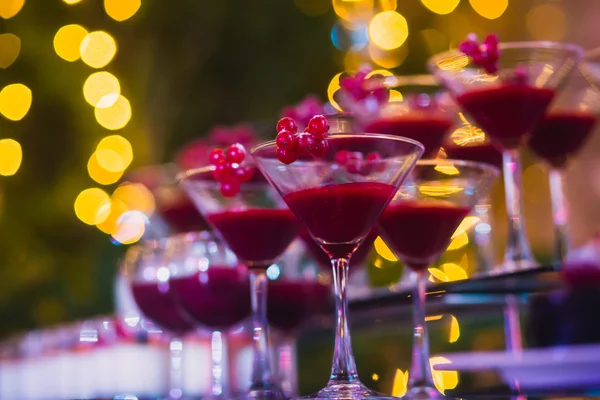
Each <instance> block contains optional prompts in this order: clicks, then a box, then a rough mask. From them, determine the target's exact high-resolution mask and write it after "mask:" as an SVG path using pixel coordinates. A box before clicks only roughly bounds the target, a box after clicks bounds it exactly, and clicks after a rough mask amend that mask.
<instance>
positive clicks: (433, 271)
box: [427, 267, 448, 282]
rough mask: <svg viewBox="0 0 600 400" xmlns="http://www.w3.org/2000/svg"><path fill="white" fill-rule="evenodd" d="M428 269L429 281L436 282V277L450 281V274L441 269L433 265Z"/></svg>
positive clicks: (439, 279)
mask: <svg viewBox="0 0 600 400" xmlns="http://www.w3.org/2000/svg"><path fill="white" fill-rule="evenodd" d="M427 270H428V271H429V281H431V282H435V279H437V280H438V281H441V282H448V276H447V275H446V274H445V273H444V271H442V270H441V269H438V268H433V267H431V268H428V269H427ZM434 278H435V279H434Z"/></svg>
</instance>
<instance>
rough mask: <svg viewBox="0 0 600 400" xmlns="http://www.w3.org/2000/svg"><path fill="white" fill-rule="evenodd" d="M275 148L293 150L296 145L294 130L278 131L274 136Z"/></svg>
mask: <svg viewBox="0 0 600 400" xmlns="http://www.w3.org/2000/svg"><path fill="white" fill-rule="evenodd" d="M275 143H277V148H279V149H284V150H293V149H294V147H296V135H294V132H292V131H288V130H282V131H279V133H278V134H277V137H276V138H275Z"/></svg>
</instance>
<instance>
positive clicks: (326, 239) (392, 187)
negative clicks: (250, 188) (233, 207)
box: [252, 133, 423, 399]
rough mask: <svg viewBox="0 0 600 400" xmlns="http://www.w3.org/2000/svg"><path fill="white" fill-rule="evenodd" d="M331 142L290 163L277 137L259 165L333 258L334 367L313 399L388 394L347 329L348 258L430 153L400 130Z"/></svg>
mask: <svg viewBox="0 0 600 400" xmlns="http://www.w3.org/2000/svg"><path fill="white" fill-rule="evenodd" d="M327 141H328V144H329V150H328V153H327V154H326V155H324V156H323V157H322V158H317V159H312V158H309V157H301V158H300V159H299V160H298V161H296V162H294V163H292V164H289V165H284V164H282V163H281V162H280V161H279V160H277V157H276V143H275V141H270V142H266V143H263V144H261V145H258V146H256V147H254V148H253V149H252V155H253V156H254V159H255V160H256V162H257V164H258V167H259V168H260V169H261V171H263V173H264V174H265V176H266V177H267V179H269V181H270V182H271V184H272V185H273V187H275V188H276V189H277V191H278V192H279V193H280V194H281V195H282V196H283V199H284V200H285V202H286V203H287V205H288V206H289V207H290V209H291V210H292V211H293V212H294V213H295V214H296V216H297V217H298V219H299V220H300V221H301V222H302V223H303V224H304V226H305V228H306V229H307V230H308V232H309V233H310V235H311V236H312V237H313V239H314V240H315V241H316V242H317V243H319V245H320V246H321V248H322V249H323V251H325V252H326V253H327V254H328V255H329V258H330V260H331V265H332V270H333V282H334V292H335V301H336V328H335V333H336V337H335V347H334V355H333V365H332V368H331V375H330V377H329V382H328V383H327V386H326V387H325V388H324V389H322V390H320V391H319V392H317V393H315V394H312V395H310V396H308V397H307V398H321V399H363V398H373V397H375V398H378V397H379V398H381V397H386V396H385V395H382V394H379V393H376V392H373V391H371V390H369V389H368V388H367V387H365V386H364V385H363V384H362V383H361V382H360V380H359V378H358V373H357V370H356V364H355V361H354V356H353V354H352V346H351V340H350V331H349V328H348V302H347V297H346V284H347V281H348V269H349V262H350V259H351V257H352V254H353V253H354V252H355V251H356V249H357V247H358V246H360V244H361V242H362V241H363V240H364V239H365V237H366V236H367V235H368V234H369V231H370V230H371V228H372V227H373V225H374V224H375V223H376V221H377V217H378V216H379V214H380V213H381V212H382V211H383V209H384V208H385V206H386V205H387V203H388V202H389V201H390V199H391V198H392V197H393V195H394V193H395V192H396V190H397V188H398V186H400V184H401V183H402V181H403V180H404V178H405V177H406V175H407V174H408V173H409V172H410V170H411V169H412V167H413V166H414V164H415V163H416V162H417V160H418V159H419V157H420V156H421V154H422V153H423V146H422V145H421V144H420V143H418V142H416V141H414V140H410V139H407V138H403V137H399V136H391V135H378V134H366V133H365V134H342V133H339V134H334V135H331V136H329V137H328V138H327ZM342 150H343V151H347V152H360V153H361V155H363V156H364V155H367V154H369V153H374V152H377V153H378V155H379V157H378V158H377V160H375V161H373V162H372V163H370V164H365V165H364V166H361V167H360V168H359V167H358V166H357V165H354V167H356V168H349V167H350V166H351V165H348V164H344V165H341V164H339V163H338V162H337V161H336V160H339V161H340V162H341V160H340V159H339V157H337V156H339V155H340V153H339V152H340V151H342ZM363 153H364V154H363ZM342 164H343V163H342Z"/></svg>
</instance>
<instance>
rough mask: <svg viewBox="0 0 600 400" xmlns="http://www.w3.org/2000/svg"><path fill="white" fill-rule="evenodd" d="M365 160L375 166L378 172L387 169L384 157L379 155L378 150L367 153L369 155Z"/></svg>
mask: <svg viewBox="0 0 600 400" xmlns="http://www.w3.org/2000/svg"><path fill="white" fill-rule="evenodd" d="M365 160H367V162H368V163H369V164H370V165H371V166H373V167H374V168H375V171H377V172H383V171H385V163H384V161H383V158H382V157H381V155H379V153H378V152H376V151H374V152H372V153H369V154H367V156H366V157H365Z"/></svg>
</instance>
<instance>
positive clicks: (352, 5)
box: [333, 0, 374, 22]
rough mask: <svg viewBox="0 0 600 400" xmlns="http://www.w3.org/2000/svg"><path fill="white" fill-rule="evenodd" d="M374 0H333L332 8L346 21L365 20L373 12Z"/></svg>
mask: <svg viewBox="0 0 600 400" xmlns="http://www.w3.org/2000/svg"><path fill="white" fill-rule="evenodd" d="M373 7H374V0H350V1H349V0H333V10H334V11H335V13H336V14H337V16H338V17H340V18H342V19H343V20H346V21H348V22H359V21H366V20H367V19H368V18H369V17H370V16H371V14H372V13H373Z"/></svg>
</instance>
